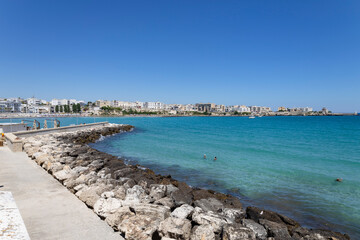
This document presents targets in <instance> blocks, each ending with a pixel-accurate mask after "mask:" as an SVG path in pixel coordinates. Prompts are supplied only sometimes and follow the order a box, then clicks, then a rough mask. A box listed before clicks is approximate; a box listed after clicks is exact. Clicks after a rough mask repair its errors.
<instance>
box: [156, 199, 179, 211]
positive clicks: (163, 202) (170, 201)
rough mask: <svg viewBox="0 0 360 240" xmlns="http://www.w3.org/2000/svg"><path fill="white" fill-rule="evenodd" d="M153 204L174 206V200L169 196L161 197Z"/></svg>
mask: <svg viewBox="0 0 360 240" xmlns="http://www.w3.org/2000/svg"><path fill="white" fill-rule="evenodd" d="M154 204H157V205H162V206H166V207H169V208H170V209H172V208H173V207H175V202H174V200H173V199H172V198H169V197H164V198H161V199H159V200H157V201H155V202H154Z"/></svg>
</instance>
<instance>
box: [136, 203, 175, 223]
mask: <svg viewBox="0 0 360 240" xmlns="http://www.w3.org/2000/svg"><path fill="white" fill-rule="evenodd" d="M130 209H131V210H133V211H134V212H135V214H136V215H144V216H153V217H156V218H157V219H158V220H160V221H163V220H165V219H166V218H168V217H169V216H170V208H168V207H165V206H160V205H155V204H138V205H133V206H130Z"/></svg>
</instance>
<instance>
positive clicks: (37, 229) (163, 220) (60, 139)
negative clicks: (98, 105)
mask: <svg viewBox="0 0 360 240" xmlns="http://www.w3.org/2000/svg"><path fill="white" fill-rule="evenodd" d="M133 128H134V127H133V126H131V125H122V124H110V123H107V122H104V123H95V124H86V125H75V126H68V127H57V128H52V129H36V130H31V131H22V132H15V133H7V134H5V138H6V142H7V145H8V146H9V147H6V148H4V147H1V148H0V164H1V166H2V168H0V184H2V187H1V188H0V189H1V190H4V191H10V192H12V195H13V196H14V199H15V202H16V204H17V206H18V208H19V212H20V213H21V216H22V218H23V220H24V223H25V225H26V228H27V232H28V234H29V236H30V238H32V239H129V240H135V239H136V240H150V239H156V240H203V239H206V240H215V239H219V240H220V239H222V240H236V239H249V240H257V239H262V240H269V239H272V240H278V239H285V240H286V239H289V240H290V239H295V240H297V239H299V240H300V239H338V240H348V239H350V238H349V236H347V235H346V234H345V235H344V234H341V233H337V232H332V231H329V230H319V229H307V228H304V227H301V226H300V224H299V223H298V222H296V221H295V220H293V219H290V218H288V217H286V216H284V215H281V214H279V213H276V212H273V211H269V210H266V209H260V208H257V207H253V206H249V207H247V208H246V209H244V208H243V207H242V204H241V202H240V201H239V199H238V198H236V197H234V196H232V195H229V194H223V193H219V192H216V191H212V190H206V189H199V188H192V187H190V186H189V185H187V184H186V183H184V182H179V181H177V180H176V179H173V178H172V177H171V176H170V175H168V176H162V175H159V174H155V173H154V172H153V171H152V170H151V169H148V168H146V167H143V166H139V165H129V164H126V163H125V162H124V159H121V158H118V157H116V156H112V155H110V154H107V153H104V152H100V151H98V150H96V149H93V148H91V147H90V146H89V145H88V143H93V142H96V141H97V140H99V139H100V138H101V137H102V136H109V135H113V134H117V133H121V132H127V131H131V130H132V129H133Z"/></svg>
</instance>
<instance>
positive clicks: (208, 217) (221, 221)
mask: <svg viewBox="0 0 360 240" xmlns="http://www.w3.org/2000/svg"><path fill="white" fill-rule="evenodd" d="M192 220H193V221H194V222H196V223H198V224H199V225H205V224H210V225H211V227H212V228H213V229H214V232H216V233H219V232H221V230H222V227H223V226H224V225H226V224H230V223H232V222H231V221H230V220H229V219H227V218H226V217H223V216H220V215H219V214H215V213H213V212H211V211H210V212H206V213H205V212H204V211H203V210H202V209H201V208H198V207H196V208H195V210H194V213H193V215H192Z"/></svg>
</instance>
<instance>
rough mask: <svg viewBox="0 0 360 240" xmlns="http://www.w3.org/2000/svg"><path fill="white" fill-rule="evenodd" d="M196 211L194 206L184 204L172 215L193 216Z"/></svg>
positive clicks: (180, 216) (178, 216) (177, 216)
mask: <svg viewBox="0 0 360 240" xmlns="http://www.w3.org/2000/svg"><path fill="white" fill-rule="evenodd" d="M193 212H194V208H193V207H192V206H190V205H188V204H183V205H181V206H180V207H178V208H176V209H175V210H174V211H173V212H172V213H171V216H172V217H175V218H181V219H185V218H188V217H191V215H192V213H193Z"/></svg>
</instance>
